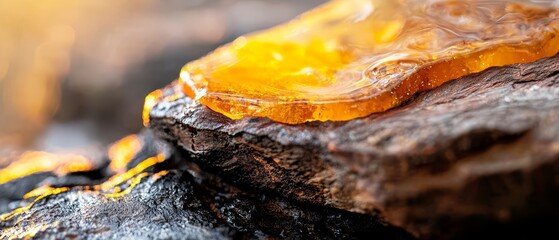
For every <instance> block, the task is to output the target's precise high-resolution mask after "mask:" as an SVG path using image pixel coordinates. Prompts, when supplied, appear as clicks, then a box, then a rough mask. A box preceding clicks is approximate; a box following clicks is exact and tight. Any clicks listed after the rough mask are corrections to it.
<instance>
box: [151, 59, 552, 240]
mask: <svg viewBox="0 0 559 240" xmlns="http://www.w3.org/2000/svg"><path fill="white" fill-rule="evenodd" d="M163 95H164V96H163V97H162V98H161V99H160V102H159V103H157V104H156V105H155V106H154V107H153V109H152V110H151V112H150V124H149V127H150V128H151V129H153V130H154V131H155V133H156V135H158V136H160V137H162V138H164V139H166V140H168V141H169V142H171V143H173V144H176V145H179V146H180V147H182V148H183V149H184V150H186V152H187V153H189V154H190V157H191V158H192V159H193V161H195V162H196V163H198V164H200V166H201V167H202V169H204V170H205V171H208V172H212V173H215V174H217V175H219V176H220V177H222V178H223V179H224V180H226V181H229V182H231V183H233V184H234V185H236V186H238V187H241V188H243V189H247V190H250V191H254V192H261V191H264V192H266V193H269V194H274V195H279V196H285V197H287V198H289V199H294V200H296V201H299V202H302V203H306V204H314V205H319V206H327V207H334V208H338V209H343V210H347V211H351V212H355V213H362V214H367V215H370V216H373V217H376V216H377V215H379V214H380V215H381V216H382V217H383V218H384V219H385V220H386V221H387V222H388V223H390V224H393V225H395V226H399V227H402V228H404V229H406V230H407V231H409V232H411V233H413V234H414V235H415V236H418V237H422V238H429V237H439V238H440V237H444V238H448V237H452V236H457V234H464V233H467V232H470V233H471V232H475V231H477V230H479V229H484V228H485V227H486V226H490V225H491V224H513V225H514V224H516V223H517V222H518V221H521V220H523V219H535V218H538V219H540V218H542V217H544V218H545V216H548V215H551V216H553V214H556V213H557V212H558V210H559V208H558V207H556V204H554V203H555V202H557V201H558V200H559V191H558V190H559V186H558V185H559V178H558V177H557V176H559V56H555V57H552V58H547V59H541V60H539V61H537V62H534V63H527V64H516V65H510V66H505V67H498V68H491V69H488V70H486V71H483V72H481V73H479V74H473V75H469V76H466V77H463V78H460V79H457V80H454V81H451V82H449V83H447V84H444V85H443V86H440V87H438V88H436V89H434V90H432V91H428V92H424V93H421V94H418V95H417V96H415V97H413V98H412V99H411V100H410V101H408V102H406V103H405V104H403V105H401V106H399V107H397V108H395V109H392V110H389V111H387V112H384V113H379V114H372V115H370V116H368V117H365V118H362V119H355V120H352V121H347V122H311V123H306V124H300V125H286V124H280V123H275V122H273V121H270V120H268V119H264V118H244V119H242V120H237V121H233V120H230V119H228V118H226V117H224V116H222V115H220V114H218V113H215V112H212V111H211V110H209V109H207V108H206V107H204V106H202V105H200V104H198V103H196V102H193V101H192V100H191V99H189V98H188V97H186V96H184V95H183V94H182V93H180V91H179V90H178V87H177V86H176V84H171V85H170V86H168V87H167V88H165V89H163ZM528 221H529V220H528ZM555 223H557V221H555ZM495 229H497V228H495ZM509 230H510V229H509ZM509 230H507V231H509ZM509 232H510V231H509Z"/></svg>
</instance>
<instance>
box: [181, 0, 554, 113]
mask: <svg viewBox="0 0 559 240" xmlns="http://www.w3.org/2000/svg"><path fill="white" fill-rule="evenodd" d="M551 2H552V1H549V3H545V2H544V3H542V2H540V3H537V4H536V3H532V2H530V1H505V0H493V1H488V0H483V1H482V0H470V1H451V0H423V1H421V0H394V1H385V0H334V1H331V2H329V3H327V4H325V5H323V6H320V7H318V8H317V9H315V10H312V11H310V12H308V13H306V14H303V15H302V16H301V17H299V18H298V19H296V20H294V21H292V22H289V23H286V24H284V25H280V26H277V27H275V28H272V29H269V30H265V31H262V32H258V33H255V34H251V35H248V36H243V37H240V38H238V39H236V40H235V41H234V42H232V43H231V44H228V45H226V46H223V47H221V48H218V49H217V50H215V51H214V52H213V53H211V54H209V55H207V56H205V57H203V58H201V59H199V60H196V61H193V62H191V63H188V64H187V65H186V66H184V67H183V69H182V70H181V74H180V83H181V84H182V85H183V89H184V92H185V93H186V94H187V95H188V96H190V97H192V98H193V99H195V100H197V101H199V102H201V103H202V104H204V105H206V106H208V107H209V108H211V109H213V110H214V111H217V112H220V113H222V114H224V115H226V116H228V117H230V118H232V119H239V118H242V117H245V116H261V117H268V118H270V119H273V120H275V121H279V122H285V123H292V124H295V123H302V122H307V121H316V120H318V121H327V120H333V121H340V120H350V119H354V118H358V117H363V116H366V115H369V114H371V113H374V112H380V111H384V110H387V109H389V108H392V107H395V106H397V105H398V104H400V103H402V102H403V101H405V100H407V99H409V98H410V97H411V96H412V95H413V94H415V93H417V92H418V91H423V90H427V89H432V88H434V87H437V86H439V85H441V84H442V83H444V82H446V81H449V80H452V79H456V78H459V77H461V76H464V75H467V74H470V73H474V72H479V71H482V70H484V69H486V68H489V67H492V66H501V65H506V64H512V63H522V62H529V61H534V60H536V59H538V58H542V57H548V56H552V55H554V54H556V53H557V52H559V37H558V36H557V33H558V29H559V19H558V17H559V14H558V13H559V10H558V9H556V8H554V6H553V4H552V3H551Z"/></svg>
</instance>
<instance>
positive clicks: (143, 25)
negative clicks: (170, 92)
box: [0, 0, 325, 151]
mask: <svg viewBox="0 0 559 240" xmlns="http://www.w3.org/2000/svg"><path fill="white" fill-rule="evenodd" d="M323 2H325V0H304V1H300V0H120V1H108V0H103V1H101V0H0V149H1V148H11V147H14V148H20V149H26V148H33V149H39V150H48V151H53V150H64V149H82V148H88V147H91V146H92V145H96V146H103V145H106V144H108V143H110V142H113V141H115V140H117V139H119V138H121V137H123V136H125V135H127V134H130V133H135V132H137V131H139V130H140V129H141V128H142V120H141V111H142V106H143V101H144V97H145V96H146V95H147V94H148V93H149V92H151V91H152V90H155V89H156V88H160V87H163V86H165V85H166V84H168V83H170V82H171V81H172V80H174V79H176V78H177V76H178V73H179V70H180V68H181V67H182V66H183V65H184V64H185V63H186V62H188V61H190V60H193V59H196V58H198V57H200V56H202V55H204V54H206V53H208V52H209V51H211V50H212V49H214V48H215V47H217V46H219V45H221V44H223V43H226V42H229V41H231V40H233V39H234V38H236V37H237V36H239V35H241V34H244V33H247V32H251V31H255V30H259V29H263V28H267V27H270V26H272V25H275V24H278V23H281V22H284V21H287V20H289V19H291V18H293V17H295V16H297V15H298V14H300V13H302V12H303V11H305V10H308V9H310V8H312V7H314V6H316V5H319V4H321V3H323Z"/></svg>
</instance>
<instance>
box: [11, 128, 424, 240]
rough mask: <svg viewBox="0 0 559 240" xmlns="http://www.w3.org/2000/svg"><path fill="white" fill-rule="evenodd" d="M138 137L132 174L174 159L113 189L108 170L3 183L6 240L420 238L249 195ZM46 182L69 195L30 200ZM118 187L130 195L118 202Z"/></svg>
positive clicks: (373, 221)
mask: <svg viewBox="0 0 559 240" xmlns="http://www.w3.org/2000/svg"><path fill="white" fill-rule="evenodd" d="M139 137H140V138H141V139H142V142H143V143H144V145H143V146H142V149H141V150H140V151H139V152H138V153H137V155H136V156H135V157H134V158H133V159H131V161H130V162H129V163H128V169H135V168H134V167H135V166H138V165H139V164H142V162H143V161H144V160H145V159H147V158H149V157H152V156H155V155H157V154H165V155H166V156H168V157H167V159H166V160H165V161H163V162H161V163H158V164H156V165H154V166H152V167H149V168H147V169H145V170H143V171H141V172H138V173H137V174H136V175H135V176H134V177H132V178H130V179H129V180H128V181H125V182H123V183H122V184H119V185H117V186H115V187H114V188H113V189H109V190H106V191H104V192H102V191H99V190H96V189H95V188H94V186H95V185H96V184H99V183H101V182H104V181H106V180H107V178H108V177H111V176H114V173H111V171H110V169H108V168H107V165H108V164H105V165H102V166H99V167H98V168H95V169H92V170H90V171H86V172H77V173H72V174H68V175H65V176H57V175H56V174H53V173H49V172H44V173H37V174H33V175H29V176H26V177H23V178H19V179H16V180H13V181H10V182H7V183H5V184H1V185H0V210H1V211H0V215H1V216H0V239H20V238H32V239H279V238H282V239H369V238H371V237H375V238H376V237H378V238H380V239H413V237H412V236H411V235H410V234H408V233H407V232H405V231H402V230H401V229H398V228H395V227H392V226H389V225H387V224H383V223H382V221H381V220H380V219H379V218H378V217H374V216H370V215H364V214H357V213H351V212H347V211H343V210H339V209H334V208H328V207H322V206H312V205H309V204H304V203H297V202H292V201H289V200H287V199H285V198H282V197H278V196H273V195H268V194H265V193H259V192H245V191H242V190H240V189H238V188H236V187H234V186H232V185H230V184H227V183H225V182H223V181H222V180H221V179H220V178H219V177H217V176H215V175H212V174H209V173H206V172H203V171H201V170H200V168H199V167H198V166H197V165H196V164H195V163H192V162H190V161H189V157H188V156H186V155H183V154H182V153H181V152H179V151H174V149H173V147H172V146H170V145H167V144H165V143H163V142H162V141H161V140H158V139H157V138H153V136H152V134H151V133H150V132H149V131H144V132H143V133H142V134H141V135H139ZM106 163H108V159H106ZM129 172H130V171H129ZM134 179H139V181H138V182H136V183H134V182H135V181H134ZM47 183H48V185H49V186H51V187H52V188H54V189H67V190H65V191H63V192H60V193H55V194H50V195H47V196H45V197H40V198H28V199H23V195H24V194H25V193H27V192H29V191H31V190H32V189H34V188H37V187H41V186H44V185H45V184H47ZM117 187H118V188H119V189H120V190H121V191H122V190H124V189H128V188H130V189H131V190H130V192H129V193H128V194H123V195H119V196H113V195H111V194H110V193H111V192H113V190H116V188H117ZM17 207H22V208H20V209H19V210H13V209H14V208H17ZM10 211H11V212H10ZM2 214H4V215H2Z"/></svg>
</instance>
